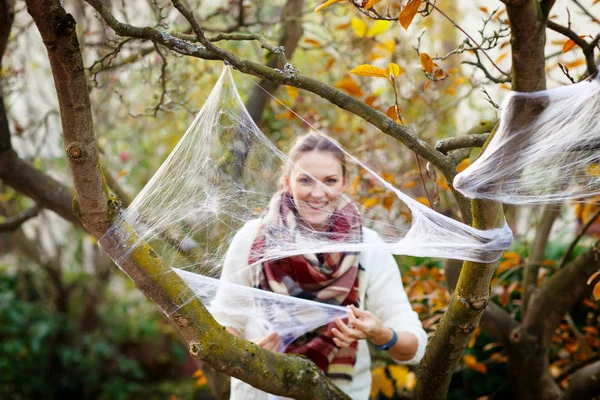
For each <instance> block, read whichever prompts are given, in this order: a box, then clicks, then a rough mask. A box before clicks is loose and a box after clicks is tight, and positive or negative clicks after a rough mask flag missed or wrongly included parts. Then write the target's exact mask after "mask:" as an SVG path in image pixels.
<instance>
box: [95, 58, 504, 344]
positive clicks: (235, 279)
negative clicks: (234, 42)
mask: <svg viewBox="0 0 600 400" xmlns="http://www.w3.org/2000/svg"><path fill="white" fill-rule="evenodd" d="M334 146H338V145H337V144H334ZM334 148H335V147H334ZM337 150H338V151H339V152H340V153H343V154H345V158H346V164H347V165H346V167H347V169H348V174H349V177H348V180H347V181H348V182H353V181H355V180H356V178H357V177H358V178H362V180H363V181H368V182H369V184H370V185H371V190H373V189H375V190H377V191H378V193H387V194H389V195H391V196H394V195H395V196H396V197H397V200H396V201H394V203H393V204H391V205H389V204H388V207H383V206H382V205H381V204H378V205H373V206H371V207H365V206H363V205H361V204H360V203H358V202H353V201H352V200H351V199H350V197H351V196H352V194H351V193H350V194H349V195H342V196H340V197H339V198H338V200H339V201H337V204H338V205H337V207H338V210H337V217H338V221H339V218H342V219H344V218H346V217H349V218H351V217H352V215H354V216H356V215H357V212H358V213H360V215H361V217H362V223H363V226H364V227H365V228H370V229H373V230H375V231H376V232H378V233H379V236H380V237H381V240H380V241H378V242H377V243H363V242H362V236H363V235H362V233H361V230H360V229H355V230H354V231H352V230H350V232H349V233H346V234H345V235H339V234H338V233H337V232H332V231H329V230H327V229H322V226H321V229H319V230H313V229H311V228H310V227H308V226H307V224H296V226H295V228H296V229H294V226H290V225H288V226H287V227H286V228H284V227H283V226H282V225H277V226H267V229H265V230H264V242H263V243H264V245H263V246H262V250H263V251H262V252H261V254H260V257H259V260H258V261H257V262H255V263H254V264H253V265H248V252H249V251H250V246H251V243H252V240H253V237H247V238H241V240H242V241H244V240H246V241H247V243H246V245H245V246H246V247H244V246H242V247H244V249H242V250H240V249H237V250H235V251H233V250H232V251H230V252H229V253H228V249H229V246H230V244H231V242H232V239H233V237H234V235H236V233H237V232H238V231H239V230H240V228H242V227H243V226H244V224H245V223H247V222H248V221H250V222H249V223H250V224H251V223H252V221H254V223H255V224H256V222H257V221H256V220H257V219H260V218H263V217H264V216H265V215H266V213H267V211H268V210H269V204H270V203H271V204H272V205H273V204H276V202H275V200H276V197H274V194H276V193H277V192H278V189H279V188H280V176H281V174H282V170H286V171H290V170H294V171H297V172H298V173H299V174H300V173H302V174H304V178H303V179H305V180H306V181H307V182H309V184H311V185H317V186H316V187H317V188H320V189H322V191H323V192H325V193H328V195H331V192H332V188H331V185H330V183H329V182H326V183H325V184H323V183H321V182H320V181H319V180H318V179H315V177H314V176H313V175H311V173H310V172H308V171H307V170H302V169H301V167H300V166H299V165H298V164H294V163H293V162H292V161H291V160H290V159H289V158H288V157H287V156H286V155H285V154H283V153H282V152H281V151H280V150H279V149H278V148H277V147H275V145H274V144H273V143H272V142H271V141H270V140H269V139H268V138H267V137H265V135H264V134H263V133H262V132H261V131H260V130H259V129H258V127H257V126H256V125H255V124H254V122H253V121H252V119H251V118H250V116H249V114H248V112H247V111H246V109H245V108H244V104H243V102H242V100H241V98H240V97H239V94H238V93H237V90H236V88H235V84H234V81H233V78H232V76H231V72H230V69H229V67H227V66H226V67H225V68H224V70H223V73H222V75H221V77H220V79H219V81H218V82H217V84H216V85H215V87H214V89H213V91H212V93H211V94H210V96H209V98H208V100H207V101H206V103H205V105H204V106H203V108H202V110H201V111H200V113H199V114H198V116H197V117H196V119H195V120H194V122H193V123H192V125H191V126H190V128H189V129H188V131H187V132H186V134H185V135H184V136H183V138H182V139H181V140H180V142H179V143H178V145H177V146H176V148H175V149H174V150H173V152H172V153H171V154H170V155H169V157H168V159H167V160H166V161H165V162H164V164H163V165H162V166H161V168H160V169H159V170H158V172H157V173H156V174H155V175H154V177H153V178H152V179H151V180H150V182H148V184H147V185H146V186H145V187H144V189H143V190H142V191H141V192H140V193H139V195H138V196H137V197H136V198H135V200H134V201H133V203H132V204H131V205H130V206H129V208H128V209H127V210H126V211H124V212H123V214H122V220H121V221H120V222H119V223H117V224H115V226H114V227H113V228H112V229H111V230H110V231H109V232H108V233H107V234H106V235H105V237H104V238H103V239H101V240H100V243H101V244H102V245H103V246H109V245H112V244H114V243H130V245H129V247H128V248H126V249H121V254H123V256H122V257H120V258H119V259H116V260H115V261H116V263H117V264H119V265H124V264H123V263H124V262H127V257H128V254H129V253H131V252H133V251H135V250H136V248H137V246H138V245H139V244H141V243H148V244H150V245H151V246H152V248H153V249H154V250H155V251H156V253H157V254H158V255H160V257H161V259H162V260H163V262H164V263H167V264H168V265H169V266H170V267H172V269H173V275H175V274H177V275H178V276H180V277H181V278H182V279H183V280H184V281H185V282H186V283H187V284H188V286H189V287H190V288H191V289H192V290H193V293H194V294H195V296H198V297H200V299H201V300H202V302H203V303H204V304H205V305H206V306H207V307H208V309H209V310H210V311H211V313H212V314H213V315H214V316H215V317H216V319H217V321H218V322H220V323H221V324H223V325H228V326H232V324H234V322H232V321H233V319H235V317H236V316H239V317H240V318H243V319H244V320H246V322H245V323H246V326H245V329H244V330H245V332H244V334H245V337H246V338H249V339H253V338H258V337H262V336H265V335H266V333H268V332H270V331H277V332H278V333H279V334H280V336H281V337H282V338H284V343H283V345H284V346H286V345H287V344H289V343H290V342H291V341H292V340H293V339H294V338H295V337H298V336H299V335H301V334H303V333H305V332H307V331H310V330H312V329H314V328H316V327H318V326H321V325H324V324H326V323H328V322H330V321H332V320H333V318H334V317H335V316H341V317H343V316H345V308H343V307H338V306H332V305H327V304H323V303H317V302H312V301H307V300H302V299H298V298H295V297H289V296H282V295H276V294H274V293H271V292H265V291H262V290H258V289H253V288H250V287H244V286H240V285H237V284H236V283H241V284H243V285H253V284H254V281H253V278H252V277H256V273H257V269H258V268H257V266H258V265H260V263H261V262H264V261H267V260H276V259H281V258H283V257H289V256H293V255H300V254H307V253H311V254H314V253H331V252H360V251H385V252H391V253H394V254H405V255H413V256H428V257H440V258H453V259H463V260H473V261H480V262H491V261H494V260H497V259H498V258H499V257H500V255H501V253H502V251H503V250H505V249H506V248H507V247H508V246H509V245H510V243H511V241H512V233H511V231H510V229H509V228H508V227H507V226H506V225H505V226H504V227H503V228H501V229H494V230H489V231H481V230H477V229H473V228H471V227H470V226H467V225H464V224H461V223H459V222H457V221H454V220H452V219H450V218H448V217H446V216H444V215H441V214H438V213H436V212H435V211H433V210H431V209H430V208H428V207H426V206H424V205H422V204H421V203H419V202H417V201H415V200H414V199H412V198H410V197H409V196H407V195H405V194H404V193H402V192H401V191H399V190H398V189H396V188H395V187H393V186H392V185H391V184H389V183H388V182H386V181H385V180H384V179H382V178H381V177H380V176H379V175H378V174H376V173H375V172H374V171H372V170H371V169H370V168H369V167H367V166H366V165H364V164H363V163H361V162H360V161H359V160H357V159H356V158H355V157H353V156H352V155H351V154H349V153H348V152H346V151H345V150H343V149H342V148H341V147H339V148H337ZM301 159H302V158H300V159H298V163H300V160H301ZM306 169H308V168H306ZM359 180H360V179H359ZM348 186H350V185H348ZM373 186H375V187H373ZM347 192H350V190H347ZM272 198H273V199H274V200H273V201H272ZM331 203H332V204H334V203H335V202H333V201H332V202H331ZM342 203H343V204H346V206H345V207H343V208H342V207H341V206H340V205H339V204H342ZM332 204H329V203H328V202H327V203H326V204H325V203H323V204H319V205H316V206H315V205H314V204H312V207H313V208H315V207H316V208H317V209H319V208H322V210H323V212H324V213H329V214H326V215H332V212H333V209H331V207H332ZM302 207H305V208H306V207H311V205H310V204H309V203H306V204H298V207H297V208H298V209H300V208H302ZM333 207H335V206H333ZM271 208H272V209H273V208H274V207H273V206H272V207H271ZM277 210H278V208H277ZM312 212H313V213H314V210H313V211H312ZM344 213H350V214H352V215H345V214H344ZM276 214H278V213H277V212H276ZM290 215H291V214H288V216H290ZM349 218H346V219H345V220H350V219H349ZM333 219H334V218H329V220H333ZM325 221H327V220H325ZM287 222H289V221H287ZM308 222H310V221H308ZM128 226H130V227H132V228H133V231H134V232H135V235H136V236H133V233H131V228H128ZM254 226H258V224H256V225H254ZM127 232H129V233H127ZM255 232H256V229H254V230H253V231H252V235H254V234H255ZM117 235H120V236H119V237H116V236H117ZM238 239H239V238H238ZM105 248H107V247H105ZM113 253H114V252H113ZM232 253H236V254H232ZM237 253H239V254H237ZM253 256H256V255H253ZM254 258H256V257H254ZM226 259H227V260H230V261H228V263H229V264H231V265H230V266H229V267H228V271H227V276H228V279H227V280H228V282H227V283H226V282H224V281H223V280H219V279H218V278H219V277H220V275H221V271H222V268H223V265H224V260H226ZM232 259H235V262H232V261H231V260H232ZM160 278H161V279H162V280H163V282H164V280H165V279H169V277H168V276H161V277H160ZM180 297H181V304H178V305H177V307H182V306H184V305H185V304H187V302H189V301H190V300H191V299H192V298H193V296H192V295H190V296H188V297H186V295H185V294H182V295H181V296H180ZM164 311H165V312H166V313H171V312H173V311H174V310H164ZM248 321H250V322H248Z"/></svg>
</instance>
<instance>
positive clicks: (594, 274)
mask: <svg viewBox="0 0 600 400" xmlns="http://www.w3.org/2000/svg"><path fill="white" fill-rule="evenodd" d="M598 275H600V271H596V272H594V273H593V274H592V276H590V277H589V279H588V280H587V284H588V285H589V284H590V283H592V282H594V279H596V277H597V276H598Z"/></svg>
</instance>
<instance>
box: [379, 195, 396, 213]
mask: <svg viewBox="0 0 600 400" xmlns="http://www.w3.org/2000/svg"><path fill="white" fill-rule="evenodd" d="M395 200H396V195H394V194H391V195H389V196H387V197H386V198H384V199H383V203H382V205H383V208H385V209H386V210H388V211H390V210H391V209H392V206H393V205H394V201H395Z"/></svg>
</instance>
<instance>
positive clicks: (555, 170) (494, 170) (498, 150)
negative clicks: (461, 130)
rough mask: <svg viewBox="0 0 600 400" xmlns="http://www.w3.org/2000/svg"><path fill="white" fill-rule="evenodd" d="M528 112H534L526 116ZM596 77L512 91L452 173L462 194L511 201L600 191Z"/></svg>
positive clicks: (583, 196)
mask: <svg viewBox="0 0 600 400" xmlns="http://www.w3.org/2000/svg"><path fill="white" fill-rule="evenodd" d="M528 115H530V116H531V115H533V117H529V119H527V118H528V117H527V116H528ZM599 116H600V80H599V79H598V78H596V79H593V80H585V81H582V82H579V83H576V84H574V85H569V86H562V87H559V88H557V89H550V90H545V91H540V92H533V93H518V92H511V93H510V94H509V95H508V96H507V97H506V98H505V99H504V101H503V102H502V105H501V113H500V126H499V127H498V131H497V132H496V133H495V135H494V137H493V138H492V140H491V141H490V142H489V144H488V146H487V148H486V149H485V151H484V152H483V154H482V155H481V156H480V157H479V158H478V159H477V160H476V161H475V162H474V163H473V164H472V165H471V166H469V167H468V168H467V169H465V170H464V171H463V172H461V173H460V174H458V175H457V176H456V177H455V178H454V187H455V188H456V189H457V190H458V191H460V192H461V193H463V194H464V195H465V196H467V197H471V198H485V199H491V200H497V201H501V202H503V203H510V204H542V203H561V202H564V201H565V200H576V201H595V200H593V199H592V198H593V197H595V196H598V195H600V165H599V163H600V120H599V119H598V117H599Z"/></svg>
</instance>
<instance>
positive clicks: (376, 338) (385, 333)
mask: <svg viewBox="0 0 600 400" xmlns="http://www.w3.org/2000/svg"><path fill="white" fill-rule="evenodd" d="M347 315H348V323H347V324H345V323H344V322H343V321H342V320H341V319H339V318H336V319H335V320H334V321H335V325H336V326H337V328H333V329H332V330H331V332H332V333H333V335H334V338H333V342H334V343H335V345H336V346H337V347H349V346H350V345H351V344H352V343H354V342H355V341H357V340H359V339H367V340H369V341H370V342H372V343H373V344H376V345H382V344H385V343H387V342H388V341H390V340H391V339H392V337H393V335H394V334H393V332H392V330H391V329H390V328H388V327H386V326H385V325H383V323H382V322H381V321H380V320H379V318H377V317H376V316H374V315H373V314H371V313H370V312H369V311H363V310H359V309H358V308H356V307H354V306H353V305H351V306H349V307H348V311H347Z"/></svg>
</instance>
